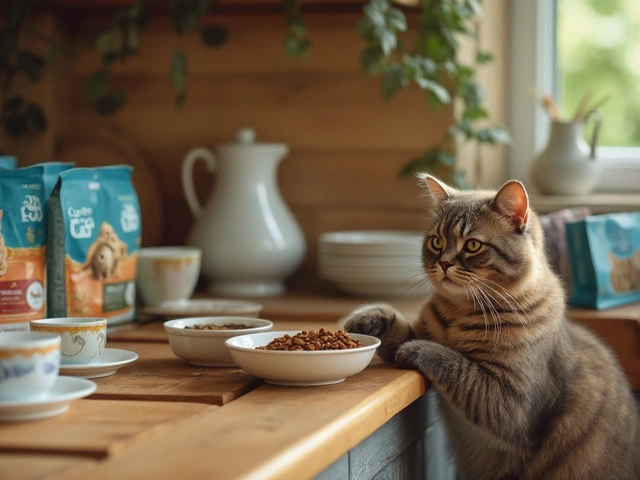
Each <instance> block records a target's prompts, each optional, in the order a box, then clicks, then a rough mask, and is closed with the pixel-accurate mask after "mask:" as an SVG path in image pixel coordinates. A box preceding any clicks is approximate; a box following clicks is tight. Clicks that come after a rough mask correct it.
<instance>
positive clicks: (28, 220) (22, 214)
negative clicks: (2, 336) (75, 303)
mask: <svg viewBox="0 0 640 480" xmlns="http://www.w3.org/2000/svg"><path fill="white" fill-rule="evenodd" d="M44 195H45V192H44V182H43V169H42V168H41V167H30V168H24V169H21V168H15V169H14V168H10V169H0V331H7V330H25V331H26V330H28V329H29V323H28V322H29V321H30V320H36V319H39V318H44V316H45V308H46V304H45V293H44V284H45V258H46V246H45V245H46V233H47V224H46V211H45V201H46V200H45V196H44Z"/></svg>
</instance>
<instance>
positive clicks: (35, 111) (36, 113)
mask: <svg viewBox="0 0 640 480" xmlns="http://www.w3.org/2000/svg"><path fill="white" fill-rule="evenodd" d="M24 117H25V122H26V127H27V131H29V132H31V133H41V132H44V131H45V130H46V129H47V119H46V117H45V115H44V112H43V111H42V108H41V107H40V105H36V104H35V103H30V104H29V105H27V108H26V109H25V111H24Z"/></svg>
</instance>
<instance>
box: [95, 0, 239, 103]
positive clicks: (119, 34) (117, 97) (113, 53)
mask: <svg viewBox="0 0 640 480" xmlns="http://www.w3.org/2000/svg"><path fill="white" fill-rule="evenodd" d="M146 4H147V2H146V0H135V1H134V3H133V4H132V5H131V6H129V7H123V8H120V9H118V10H117V11H116V12H115V14H114V16H113V18H112V20H111V23H110V24H109V26H108V27H107V29H106V30H105V31H103V32H102V33H101V34H100V35H98V38H97V40H96V43H95V48H96V50H97V51H98V53H99V54H100V55H101V57H102V65H101V67H100V68H99V69H98V70H97V71H95V72H94V73H93V74H92V75H91V76H90V77H89V78H88V79H87V82H86V84H85V95H86V96H87V98H89V100H91V101H92V102H93V104H94V106H95V109H96V110H97V111H98V112H99V113H102V114H104V115H111V114H113V113H115V112H117V111H118V110H119V109H120V108H121V107H122V106H123V105H124V104H125V102H126V99H127V97H126V93H125V92H124V90H122V89H117V88H113V87H111V86H110V85H109V80H110V72H111V68H112V67H113V66H114V65H115V64H117V63H118V62H124V61H126V60H127V59H129V58H130V57H132V56H135V55H136V54H137V52H138V37H139V32H140V31H141V30H143V29H144V28H145V27H146V26H147V25H148V24H149V22H150V20H151V13H150V11H149V10H148V8H147V5H146ZM210 8H211V0H169V1H168V9H169V13H170V15H171V18H172V20H173V27H174V29H175V31H176V33H177V34H178V35H180V36H184V35H188V34H192V33H196V32H198V33H199V35H200V38H201V39H202V42H203V43H204V44H205V45H207V46H209V47H220V46H222V45H224V44H225V43H226V41H227V37H228V34H227V30H226V29H225V28H224V27H223V26H221V25H218V24H215V23H211V24H208V25H202V19H203V17H204V16H205V15H206V14H207V13H208V12H209V10H210ZM187 73H188V57H187V53H186V52H185V51H184V50H183V49H182V48H176V49H175V51H174V52H173V55H172V56H171V59H170V63H169V78H170V82H171V86H172V87H173V89H174V91H175V94H176V105H177V106H178V107H179V108H182V107H184V105H185V104H186V101H187V82H186V79H187Z"/></svg>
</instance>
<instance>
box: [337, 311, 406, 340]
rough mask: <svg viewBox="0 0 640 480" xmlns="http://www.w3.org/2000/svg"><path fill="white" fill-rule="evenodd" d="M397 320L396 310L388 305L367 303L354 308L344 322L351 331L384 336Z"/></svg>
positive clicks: (347, 329)
mask: <svg viewBox="0 0 640 480" xmlns="http://www.w3.org/2000/svg"><path fill="white" fill-rule="evenodd" d="M395 321H396V311H395V310H394V309H393V307H390V306H388V305H384V304H380V305H366V306H364V307H360V308H358V309H357V310H354V311H353V312H352V313H351V314H350V315H349V316H348V317H347V318H346V321H345V323H344V327H343V328H344V330H346V331H347V332H349V333H361V334H363V335H371V336H373V337H378V338H380V337H382V336H384V334H385V333H387V332H388V331H389V330H391V327H392V326H393V324H394V322H395Z"/></svg>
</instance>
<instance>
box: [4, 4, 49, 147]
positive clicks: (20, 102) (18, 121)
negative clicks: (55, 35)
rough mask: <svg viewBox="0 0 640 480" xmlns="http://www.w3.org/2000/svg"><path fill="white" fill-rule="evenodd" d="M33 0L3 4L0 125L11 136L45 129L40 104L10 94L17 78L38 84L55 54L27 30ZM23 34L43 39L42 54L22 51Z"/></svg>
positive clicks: (46, 42) (30, 50)
mask: <svg viewBox="0 0 640 480" xmlns="http://www.w3.org/2000/svg"><path fill="white" fill-rule="evenodd" d="M35 3H38V2H37V1H35V0H31V1H30V0H15V1H13V2H8V3H7V4H6V5H5V24H4V27H3V28H2V29H0V92H2V93H1V95H2V97H1V99H0V102H1V111H0V123H1V124H2V128H3V129H4V131H5V132H6V133H7V134H9V135H11V136H12V137H19V136H22V135H26V134H32V133H40V132H43V131H44V130H46V128H47V119H46V117H45V114H44V112H43V110H42V107H40V105H38V104H36V103H35V102H31V101H29V100H28V99H25V98H24V97H23V96H21V95H15V94H14V95H12V94H11V86H12V85H13V82H14V81H16V80H18V79H19V78H20V77H23V78H24V77H26V78H27V79H28V80H29V81H30V82H38V81H39V80H40V79H41V78H42V71H43V69H44V67H45V65H46V63H48V62H50V61H51V60H52V59H53V57H54V55H55V48H54V47H53V46H52V45H51V42H49V40H48V39H46V38H44V37H42V35H40V34H39V33H38V32H36V31H33V30H30V29H28V28H27V27H26V21H27V18H28V17H29V15H30V13H31V10H32V7H33V5H34V4H35ZM22 35H31V36H33V37H35V38H38V39H39V40H42V43H43V49H42V50H43V51H35V50H32V49H28V48H23V47H21V45H20V37H21V36H22Z"/></svg>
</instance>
